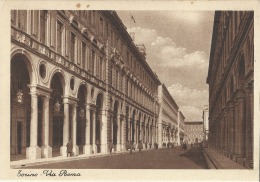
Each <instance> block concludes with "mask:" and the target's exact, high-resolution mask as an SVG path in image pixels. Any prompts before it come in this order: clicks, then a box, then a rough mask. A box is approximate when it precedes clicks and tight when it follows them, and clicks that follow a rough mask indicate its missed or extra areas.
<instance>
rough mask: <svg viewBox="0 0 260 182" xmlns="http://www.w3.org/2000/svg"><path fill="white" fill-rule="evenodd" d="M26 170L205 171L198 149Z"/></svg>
mask: <svg viewBox="0 0 260 182" xmlns="http://www.w3.org/2000/svg"><path fill="white" fill-rule="evenodd" d="M27 168H30V169H31V168H37V169H44V168H49V169H50V168H51V169H206V168H207V165H206V162H205V160H204V157H203V153H202V150H201V149H200V148H195V147H194V148H188V149H187V150H186V151H181V150H180V149H179V148H174V149H172V148H169V149H168V148H163V149H159V150H145V151H142V154H139V153H138V152H134V153H132V154H129V152H128V153H123V154H110V155H108V156H102V157H95V158H88V159H82V160H75V161H67V162H58V163H51V164H43V165H37V166H30V167H27Z"/></svg>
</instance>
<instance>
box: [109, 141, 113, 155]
mask: <svg viewBox="0 0 260 182" xmlns="http://www.w3.org/2000/svg"><path fill="white" fill-rule="evenodd" d="M113 148H114V144H113V142H112V140H110V142H109V150H110V154H112V150H113Z"/></svg>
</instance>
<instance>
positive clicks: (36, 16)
mask: <svg viewBox="0 0 260 182" xmlns="http://www.w3.org/2000/svg"><path fill="white" fill-rule="evenodd" d="M32 21H33V22H32V25H33V26H32V28H33V29H32V34H33V35H35V36H36V37H37V36H38V28H39V11H38V10H33V16H32Z"/></svg>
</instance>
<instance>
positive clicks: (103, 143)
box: [100, 111, 108, 153]
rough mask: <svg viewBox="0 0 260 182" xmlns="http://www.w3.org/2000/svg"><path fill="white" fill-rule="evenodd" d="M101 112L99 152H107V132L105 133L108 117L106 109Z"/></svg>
mask: <svg viewBox="0 0 260 182" xmlns="http://www.w3.org/2000/svg"><path fill="white" fill-rule="evenodd" d="M101 112H102V118H101V125H102V129H101V141H100V143H101V153H107V152H108V151H107V140H108V134H107V123H108V117H107V115H106V114H108V113H106V111H101Z"/></svg>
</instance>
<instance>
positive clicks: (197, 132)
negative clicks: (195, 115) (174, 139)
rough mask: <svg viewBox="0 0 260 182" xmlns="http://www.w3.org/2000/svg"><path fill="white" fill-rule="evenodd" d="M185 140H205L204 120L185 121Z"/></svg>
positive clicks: (195, 141)
mask: <svg viewBox="0 0 260 182" xmlns="http://www.w3.org/2000/svg"><path fill="white" fill-rule="evenodd" d="M184 132H185V142H187V143H188V144H191V143H193V144H194V143H200V142H202V140H203V136H204V134H203V121H185V125H184Z"/></svg>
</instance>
